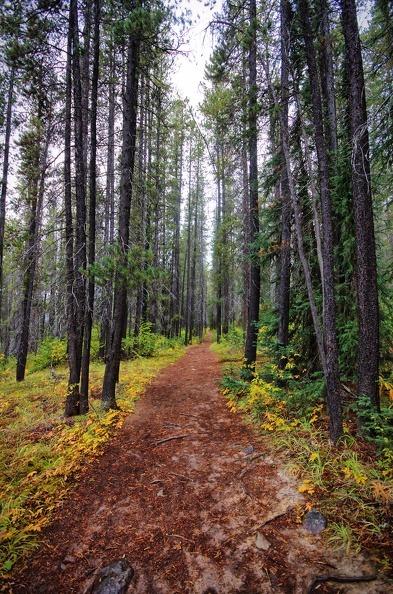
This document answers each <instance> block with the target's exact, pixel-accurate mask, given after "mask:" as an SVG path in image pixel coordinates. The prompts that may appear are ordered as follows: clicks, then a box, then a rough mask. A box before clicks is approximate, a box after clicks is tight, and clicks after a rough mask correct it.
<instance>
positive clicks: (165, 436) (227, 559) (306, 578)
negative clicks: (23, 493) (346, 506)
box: [9, 343, 392, 594]
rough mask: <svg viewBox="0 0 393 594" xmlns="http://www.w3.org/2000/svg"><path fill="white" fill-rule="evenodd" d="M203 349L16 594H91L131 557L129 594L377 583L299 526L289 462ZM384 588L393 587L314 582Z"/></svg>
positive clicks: (144, 417) (117, 449)
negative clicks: (225, 393) (228, 398)
mask: <svg viewBox="0 0 393 594" xmlns="http://www.w3.org/2000/svg"><path fill="white" fill-rule="evenodd" d="M220 372H221V366H220V364H219V362H218V360H217V357H216V355H215V354H214V353H213V352H212V351H211V350H210V349H209V344H208V343H204V344H201V345H197V346H192V347H190V348H189V349H188V350H187V352H186V354H185V356H184V357H183V358H182V359H180V360H179V361H178V362H176V363H174V364H172V365H170V366H169V367H168V368H167V369H166V370H164V371H162V372H161V373H160V375H159V376H158V378H157V379H156V381H155V382H154V384H153V385H152V386H151V387H149V388H148V389H147V391H146V393H145V395H144V396H143V397H142V398H141V399H140V400H139V401H138V402H137V404H136V407H135V412H134V414H132V415H130V416H129V417H127V419H126V421H125V423H124V426H123V428H122V430H121V431H120V432H119V433H118V434H117V436H116V437H115V438H114V439H113V440H112V441H111V442H110V444H108V446H107V448H106V450H105V452H104V455H103V456H102V457H101V458H100V459H99V460H96V461H95V462H94V463H93V464H92V465H91V466H90V467H89V468H88V470H87V471H86V472H85V474H84V476H83V478H82V480H81V481H80V484H79V485H78V487H77V488H76V489H75V491H74V493H73V494H72V496H71V497H70V499H69V500H68V501H67V502H66V503H65V504H64V506H63V508H62V510H61V511H60V512H59V514H58V517H57V518H55V520H54V522H53V523H52V524H51V526H49V527H48V528H47V529H46V530H45V532H44V535H43V545H42V547H41V548H40V550H38V551H37V552H36V553H35V554H34V555H32V556H31V557H30V558H29V559H28V561H27V562H26V565H25V567H23V568H22V569H21V570H20V571H19V573H18V574H17V575H15V576H14V577H13V583H12V584H11V583H10V584H9V588H10V590H9V591H10V592H12V593H13V594H20V593H24V594H26V593H28V594H44V593H45V594H49V593H56V594H59V593H60V594H71V593H79V594H88V593H89V592H91V589H92V585H93V582H94V580H95V578H96V576H97V574H98V571H99V569H100V568H101V567H102V566H103V565H104V564H106V563H107V562H109V561H111V560H114V559H118V558H120V557H123V556H125V557H126V558H127V559H128V560H129V561H130V563H131V565H132V566H133V568H134V569H135V576H134V578H133V580H132V582H131V585H130V586H129V588H128V590H127V593H128V594H134V593H138V594H176V593H178V594H207V593H208V592H210V593H214V592H215V593H216V594H271V593H275V594H279V593H283V594H288V593H293V594H303V593H306V592H308V591H310V587H311V585H312V583H313V582H314V580H315V578H316V577H317V576H321V575H323V576H327V575H340V576H343V575H344V576H356V577H360V576H369V575H372V574H373V568H372V566H371V564H370V563H368V562H367V561H366V560H365V559H363V558H361V557H356V558H346V557H344V556H342V555H340V556H337V555H334V554H333V553H332V552H329V551H327V550H326V549H324V547H323V544H322V540H321V538H320V537H319V536H314V535H312V534H310V533H309V532H307V531H306V530H305V529H304V528H303V527H302V526H301V525H300V524H298V523H296V514H297V512H296V505H297V504H300V505H302V503H303V500H302V497H301V495H300V494H299V493H298V490H297V487H298V485H297V483H296V481H295V480H294V479H293V478H291V477H290V476H288V475H286V474H285V473H284V471H283V460H282V459H281V458H280V457H279V456H278V455H277V454H276V453H275V452H274V451H273V450H269V449H266V445H265V444H264V443H263V442H262V441H261V440H260V439H259V437H258V435H257V433H256V432H255V431H254V429H253V428H252V427H250V426H249V425H247V424H245V423H243V421H242V418H241V416H240V415H234V414H233V413H231V412H230V411H229V410H228V408H227V406H226V405H225V399H224V397H222V395H221V394H220V392H219V389H218V381H219V380H220ZM315 586H317V589H316V590H315V591H318V592H325V593H327V592H336V593H338V592H341V593H344V592H345V593H356V594H360V593H364V594H366V593H367V594H372V593H375V594H376V593H385V592H389V591H390V592H391V591H392V585H391V584H390V586H389V584H388V583H387V582H386V581H385V580H384V578H383V577H382V576H381V577H378V579H376V580H374V581H372V582H370V583H360V582H358V583H332V582H323V583H318V584H315Z"/></svg>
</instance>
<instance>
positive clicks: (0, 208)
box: [0, 67, 15, 337]
mask: <svg viewBox="0 0 393 594" xmlns="http://www.w3.org/2000/svg"><path fill="white" fill-rule="evenodd" d="M14 79H15V70H14V68H13V67H12V68H11V73H10V80H9V86H8V98H7V115H6V122H5V138H4V160H3V176H2V179H1V194H0V337H2V328H3V315H2V311H3V253H4V229H5V212H6V199H7V184H8V170H9V160H10V139H11V119H12V103H13V95H14Z"/></svg>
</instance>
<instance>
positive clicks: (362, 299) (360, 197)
mask: <svg viewBox="0 0 393 594" xmlns="http://www.w3.org/2000/svg"><path fill="white" fill-rule="evenodd" d="M341 8H342V22H343V30H344V37H345V56H346V63H347V72H348V86H349V117H350V124H351V137H352V172H351V173H352V186H353V214H354V226H355V245H356V247H355V250H356V251H355V253H356V277H357V310H358V324H359V346H358V349H359V350H358V368H357V375H358V396H359V397H364V396H366V397H368V398H369V399H370V402H371V403H372V404H373V405H374V406H375V407H376V408H377V409H378V408H379V390H378V372H379V304H378V286H377V261H376V252H375V233H374V216H373V203H372V193H371V180H370V161H369V137H368V126H367V108H366V95H365V84H364V72H363V61H362V53H361V46H360V39H359V29H358V23H357V15H356V4H355V0H341ZM360 425H361V423H360Z"/></svg>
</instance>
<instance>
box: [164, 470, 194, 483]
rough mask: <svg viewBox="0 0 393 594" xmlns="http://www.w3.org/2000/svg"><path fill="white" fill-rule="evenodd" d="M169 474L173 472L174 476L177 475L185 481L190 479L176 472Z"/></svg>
mask: <svg viewBox="0 0 393 594" xmlns="http://www.w3.org/2000/svg"><path fill="white" fill-rule="evenodd" d="M169 474H173V475H174V476H178V477H179V478H182V479H183V480H185V481H191V480H192V479H190V478H188V477H187V476H184V474H178V473H177V472H170V473H169Z"/></svg>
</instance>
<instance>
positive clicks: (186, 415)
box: [179, 413, 198, 419]
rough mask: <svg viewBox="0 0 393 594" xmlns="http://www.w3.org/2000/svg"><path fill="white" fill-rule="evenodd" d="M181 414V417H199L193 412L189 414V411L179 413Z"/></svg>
mask: <svg viewBox="0 0 393 594" xmlns="http://www.w3.org/2000/svg"><path fill="white" fill-rule="evenodd" d="M179 415H180V416H181V417H194V419H197V418H198V415H191V414H187V413H179Z"/></svg>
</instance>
